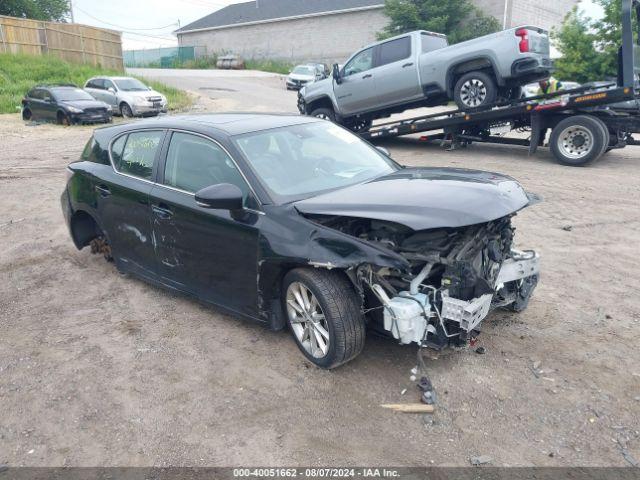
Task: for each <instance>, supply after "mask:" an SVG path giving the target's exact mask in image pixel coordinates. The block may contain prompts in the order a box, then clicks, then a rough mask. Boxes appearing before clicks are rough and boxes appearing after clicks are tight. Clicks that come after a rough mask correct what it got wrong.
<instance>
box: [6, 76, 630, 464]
mask: <svg viewBox="0 0 640 480" xmlns="http://www.w3.org/2000/svg"><path fill="white" fill-rule="evenodd" d="M221 81H222V80H210V79H206V78H205V79H204V80H202V79H200V80H198V82H203V83H202V85H201V86H194V87H190V88H193V89H194V90H198V91H199V92H200V93H201V94H203V93H202V92H205V91H206V92H207V93H206V94H204V95H205V98H204V99H203V101H206V103H205V106H206V108H210V109H216V110H219V109H222V108H224V109H242V110H251V109H258V110H269V109H279V108H278V105H279V104H277V102H280V101H281V99H283V98H286V100H287V102H290V103H287V104H286V107H285V108H284V109H289V110H291V108H292V107H293V105H294V99H295V96H294V94H293V93H286V92H284V91H283V89H282V85H281V83H280V81H279V80H277V79H273V78H266V79H261V78H256V79H246V78H244V79H242V83H239V82H238V83H234V84H233V90H232V91H229V90H227V91H225V90H222V88H223V87H222V86H221V85H222V84H221V83H219V82H221ZM207 82H208V85H209V87H207V86H206V85H207ZM225 82H227V83H226V85H227V86H228V85H229V83H228V79H226V80H225ZM203 85H204V86H203ZM205 88H209V90H205ZM224 88H227V87H224ZM242 89H246V93H247V98H251V101H250V102H247V103H241V97H242V95H241V94H242V92H243V90H242ZM213 92H215V94H214V93H213ZM270 92H271V93H270ZM252 95H253V96H252ZM211 98H214V100H211ZM256 98H258V99H260V98H261V99H263V100H262V103H260V102H259V101H257V100H255V99H256ZM91 130H92V129H91V128H90V127H72V128H63V127H57V126H53V125H40V126H26V125H24V123H23V122H21V121H20V120H19V118H18V116H17V115H3V116H0V192H2V194H1V196H0V245H2V248H1V249H0V332H1V333H0V463H8V464H9V465H13V466H18V465H31V466H60V465H73V466H112V465H119V466H129V465H135V466H142V465H158V466H164V465H179V466H187V465H370V464H376V465H381V464H386V465H468V464H469V457H470V456H473V455H489V456H490V457H492V459H493V461H492V463H493V465H497V466H502V465H511V466H513V465H536V466H574V465H582V466H587V465H589V466H592V465H593V466H595V465H617V466H628V465H629V464H630V463H633V462H634V461H636V460H635V459H640V434H639V432H638V430H639V428H640V422H639V420H640V364H639V362H640V354H639V353H638V345H637V343H638V337H639V336H640V298H639V294H638V292H639V291H640V247H639V245H640V209H639V205H640V188H639V187H638V185H640V168H639V167H640V162H639V160H640V148H635V149H634V148H627V149H625V150H623V151H614V152H611V153H609V154H608V155H607V157H606V159H604V160H602V161H600V162H599V163H597V164H595V165H593V166H591V167H589V168H582V169H580V168H578V169H576V168H568V167H562V166H560V165H557V164H556V163H554V161H553V160H552V158H551V156H550V154H549V153H548V152H547V151H543V152H541V153H539V154H538V155H537V156H536V157H534V158H528V157H527V156H526V152H524V151H523V150H522V149H519V148H515V147H497V146H475V145H474V146H472V147H471V148H469V149H467V150H463V151H457V152H445V151H443V150H442V149H441V148H440V147H439V146H436V145H428V144H422V143H419V142H417V141H416V140H412V139H404V140H396V141H389V142H386V143H385V144H384V145H385V146H386V147H387V148H389V149H390V150H391V152H392V154H393V156H394V157H395V158H396V159H397V160H399V161H400V162H403V163H406V164H411V165H434V166H435V165H437V166H440V165H449V166H455V167H471V168H480V169H487V170H493V171H497V172H503V173H506V174H509V175H513V176H514V177H516V178H517V179H519V180H520V181H521V182H522V183H523V184H524V185H525V187H526V188H527V189H529V190H531V191H534V192H536V193H538V194H540V195H542V196H543V197H544V203H541V204H539V205H536V206H534V207H531V208H528V209H526V210H524V211H523V212H521V214H520V215H518V217H517V219H516V226H517V229H518V234H517V240H518V243H519V246H521V247H529V248H536V249H539V250H540V252H541V254H542V256H543V257H542V258H543V274H542V279H541V283H540V285H539V287H538V289H537V290H536V292H535V296H534V298H533V299H532V301H531V304H530V307H529V309H528V310H527V311H526V312H524V313H522V314H520V315H512V314H508V313H504V312H498V313H494V314H492V315H491V316H490V319H488V321H486V323H485V328H484V332H483V334H482V335H481V337H480V339H479V345H482V346H484V347H485V348H486V354H484V355H479V354H477V353H475V351H474V350H473V349H463V350H457V351H453V350H451V351H447V352H445V353H443V354H441V355H440V356H439V357H438V358H434V359H431V360H428V367H429V374H430V377H431V379H432V381H433V383H434V385H435V387H436V389H437V392H438V407H437V411H436V413H435V415H433V416H421V415H402V414H394V413H391V412H388V411H385V410H382V409H381V408H380V407H379V404H381V403H389V402H404V401H413V400H416V399H417V391H416V389H415V386H413V384H412V383H411V382H410V380H409V375H410V373H409V370H410V368H411V367H412V366H413V365H414V364H415V353H416V350H415V348H414V347H408V346H404V347H401V346H398V345H396V344H395V343H394V342H392V341H389V340H384V339H380V338H376V337H372V336H369V337H368V338H367V344H366V347H365V351H364V353H363V354H362V355H361V356H360V357H358V358H357V359H356V360H355V361H353V362H351V363H349V364H347V365H346V366H344V367H342V368H339V369H338V370H335V371H332V372H326V371H322V370H319V369H316V368H314V367H312V366H310V364H308V363H307V362H306V361H304V359H303V357H302V355H301V354H300V353H298V351H297V348H296V346H295V344H294V342H293V340H292V339H291V338H290V336H289V334H288V333H287V332H279V333H274V332H270V331H267V330H265V329H264V328H262V327H260V326H258V325H255V324H251V323H247V322H245V321H242V320H239V319H237V318H232V317H229V316H226V315H222V314H220V313H218V312H216V311H215V310H212V309H211V308H209V307H206V306H204V305H201V304H199V303H197V302H196V301H194V300H192V299H189V298H185V297H182V296H178V295H174V294H172V293H168V292H166V291H163V290H160V289H157V288H154V287H150V286H148V285H146V284H145V283H143V282H141V281H138V280H135V279H132V278H128V277H125V276H121V275H119V274H118V273H117V272H116V270H115V268H114V267H113V265H112V264H108V263H106V262H104V261H103V260H102V258H100V257H98V256H92V255H90V253H89V252H88V251H86V250H85V251H81V252H78V251H77V250H76V249H75V248H74V247H73V245H72V243H71V240H70V238H69V235H68V233H67V230H66V227H65V225H64V222H63V218H62V213H61V210H60V205H59V195H60V193H61V191H62V188H63V185H64V181H65V173H64V170H65V165H66V164H68V163H69V162H71V161H73V160H74V159H76V158H77V157H78V155H79V154H80V151H81V149H82V147H83V146H84V143H85V142H86V140H87V139H88V138H89V136H90V134H91ZM405 388H407V389H408V392H407V393H406V394H405V395H404V396H403V395H401V391H402V390H403V389H405Z"/></svg>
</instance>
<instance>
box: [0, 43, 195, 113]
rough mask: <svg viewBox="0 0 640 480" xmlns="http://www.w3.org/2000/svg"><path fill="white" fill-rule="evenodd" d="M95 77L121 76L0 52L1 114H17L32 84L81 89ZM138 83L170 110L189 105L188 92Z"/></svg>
mask: <svg viewBox="0 0 640 480" xmlns="http://www.w3.org/2000/svg"><path fill="white" fill-rule="evenodd" d="M97 75H116V76H117V75H123V74H122V72H119V71H116V70H109V69H105V68H101V67H100V66H93V65H86V64H85V65H78V64H73V63H67V62H64V61H62V60H60V59H58V58H56V57H52V56H47V55H40V56H36V55H13V54H9V53H0V113H15V112H17V111H19V109H20V101H21V100H22V98H23V97H24V95H25V94H26V93H27V91H29V89H31V88H32V87H33V86H35V85H38V84H57V83H73V84H75V85H78V86H79V87H82V86H83V85H84V83H85V82H86V81H87V79H89V78H91V77H94V76H97ZM140 80H141V81H143V82H145V83H146V84H147V85H149V86H150V87H151V88H154V89H155V90H157V91H159V92H161V93H162V94H164V95H165V96H166V97H167V100H168V102H169V108H170V109H171V110H180V109H184V108H185V107H187V106H189V105H190V104H191V103H192V101H191V97H190V96H189V94H188V93H187V92H184V91H182V90H179V89H176V88H173V87H168V86H166V85H164V84H162V83H160V82H152V81H149V80H146V79H143V78H141V79H140Z"/></svg>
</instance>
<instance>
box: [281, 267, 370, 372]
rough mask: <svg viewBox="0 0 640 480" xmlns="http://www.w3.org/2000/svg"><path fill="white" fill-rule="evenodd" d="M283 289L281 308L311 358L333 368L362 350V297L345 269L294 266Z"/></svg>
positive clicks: (304, 351) (301, 348)
mask: <svg viewBox="0 0 640 480" xmlns="http://www.w3.org/2000/svg"><path fill="white" fill-rule="evenodd" d="M282 292H283V294H282V303H283V309H282V311H283V312H285V314H286V316H287V322H288V324H289V328H290V329H291V331H292V333H293V336H294V338H295V341H296V343H297V344H298V348H300V350H301V351H302V353H303V354H304V356H305V357H307V359H308V360H309V361H311V362H313V363H314V364H315V365H317V366H319V367H321V368H326V369H330V368H335V367H337V366H339V365H342V364H343V363H346V362H348V361H349V360H351V359H353V358H355V357H356V356H357V355H358V354H359V353H360V352H361V351H362V348H363V347H364V337H365V325H364V318H363V316H362V312H361V309H360V299H359V297H358V295H357V293H356V292H355V290H354V289H353V286H352V285H351V284H350V283H349V280H348V279H347V278H346V277H345V276H344V274H343V273H342V272H338V271H326V270H315V269H314V270H310V269H295V270H292V271H291V272H289V273H288V274H287V275H286V276H285V278H284V284H283V289H282Z"/></svg>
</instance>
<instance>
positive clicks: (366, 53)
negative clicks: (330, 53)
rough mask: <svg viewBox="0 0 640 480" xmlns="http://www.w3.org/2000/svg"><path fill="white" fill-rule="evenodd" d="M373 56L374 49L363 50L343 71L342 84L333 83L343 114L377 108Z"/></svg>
mask: <svg viewBox="0 0 640 480" xmlns="http://www.w3.org/2000/svg"><path fill="white" fill-rule="evenodd" d="M373 55H374V49H373V47H371V48H367V49H365V50H362V51H361V52H359V53H358V54H356V55H355V56H354V57H352V58H351V60H349V61H348V62H347V64H346V65H345V66H344V68H343V69H342V75H341V80H342V82H341V83H340V84H338V83H337V82H336V81H335V80H334V81H333V91H334V95H335V97H336V101H337V102H338V106H339V107H340V112H341V113H342V114H354V113H359V112H362V111H365V110H369V109H372V108H374V107H375V106H376V104H377V102H376V87H375V81H374V76H373V66H374V63H373V62H374V57H373Z"/></svg>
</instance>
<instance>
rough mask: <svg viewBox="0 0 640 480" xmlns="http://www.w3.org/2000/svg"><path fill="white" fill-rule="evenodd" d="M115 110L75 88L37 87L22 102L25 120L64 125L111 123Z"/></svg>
mask: <svg viewBox="0 0 640 480" xmlns="http://www.w3.org/2000/svg"><path fill="white" fill-rule="evenodd" d="M112 118H113V117H112V112H111V106H109V105H107V104H106V103H104V102H101V101H100V100H96V99H95V98H93V97H92V96H91V95H89V94H88V93H87V92H85V91H84V90H82V89H80V88H78V87H75V86H72V85H60V86H37V87H33V88H32V89H31V90H29V91H28V92H27V94H26V95H25V97H24V98H23V99H22V119H23V120H25V121H30V120H38V121H48V122H56V123H58V124H60V125H74V124H85V123H109V122H111V120H112Z"/></svg>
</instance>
